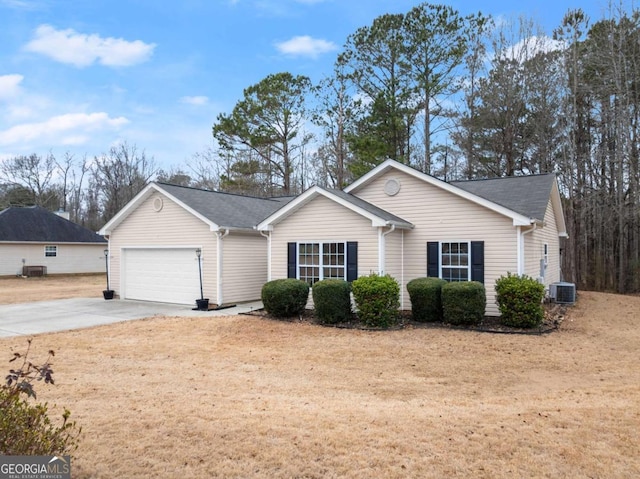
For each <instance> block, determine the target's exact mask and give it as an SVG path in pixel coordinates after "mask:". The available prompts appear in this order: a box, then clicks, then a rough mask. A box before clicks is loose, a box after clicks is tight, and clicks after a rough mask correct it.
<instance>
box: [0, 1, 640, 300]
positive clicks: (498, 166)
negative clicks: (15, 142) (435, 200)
mask: <svg viewBox="0 0 640 479" xmlns="http://www.w3.org/2000/svg"><path fill="white" fill-rule="evenodd" d="M639 22H640V11H639V10H637V9H635V8H633V9H625V8H624V7H623V5H622V4H620V5H619V6H618V7H611V8H610V10H609V12H608V13H607V15H606V17H603V18H600V19H597V20H596V21H592V20H591V19H589V18H588V17H587V16H586V15H585V14H584V12H583V11H582V10H580V9H576V10H569V11H567V13H566V15H565V16H564V18H563V19H562V21H561V23H560V24H559V25H558V27H557V28H556V29H555V30H554V31H553V33H552V34H550V35H549V34H546V33H545V32H544V31H542V30H541V29H540V28H539V27H538V26H536V24H535V23H534V22H533V21H532V20H530V19H527V18H524V17H523V18H519V19H514V20H511V21H501V22H500V24H499V25H497V24H496V22H494V20H493V19H492V18H491V17H488V16H484V15H483V14H482V13H480V12H478V13H477V14H473V15H466V16H463V15H461V14H460V13H459V12H458V11H456V10H455V9H453V8H452V7H450V6H445V5H433V4H428V3H424V4H421V5H418V6H416V7H414V8H412V9H411V10H410V11H408V12H406V13H404V14H386V15H382V16H380V17H378V18H376V19H375V20H374V21H373V22H372V23H371V24H370V25H367V26H363V27H361V28H359V29H357V30H356V31H355V32H354V33H352V34H351V35H349V37H348V38H347V39H346V41H345V43H344V46H343V48H342V50H341V51H340V52H339V54H338V55H337V56H336V60H335V63H334V68H333V71H332V72H331V74H330V75H328V76H327V77H325V78H323V79H322V80H320V81H319V82H317V83H315V84H314V83H313V82H312V81H311V79H310V78H308V77H306V76H303V75H293V74H291V73H289V72H281V73H275V74H271V75H268V76H267V77H265V78H264V79H263V80H261V81H260V82H258V83H256V84H255V85H251V86H248V87H247V88H246V89H245V90H244V92H243V97H242V98H241V99H240V100H239V101H238V102H237V103H236V105H235V106H234V108H233V110H232V111H231V112H227V113H222V114H220V115H218V116H217V118H216V119H215V121H214V123H213V126H212V134H213V137H214V139H215V144H216V147H215V148H210V149H207V150H205V151H202V152H198V153H195V154H194V155H193V156H192V157H191V159H190V160H188V161H187V162H186V163H185V164H182V165H176V166H174V167H171V168H170V169H169V170H168V171H162V170H158V168H157V166H156V165H155V164H154V161H153V159H152V158H147V157H146V155H145V153H144V151H139V150H138V149H137V148H136V146H132V145H128V144H126V143H124V144H121V145H118V146H116V147H113V148H112V149H111V150H110V151H109V152H108V153H106V154H103V155H101V156H96V157H93V158H92V159H91V160H90V161H87V158H74V157H72V156H71V155H66V156H65V157H64V158H63V159H62V160H58V159H56V158H54V157H53V156H52V155H48V156H45V157H41V156H38V155H31V156H29V157H19V158H14V159H11V160H7V161H5V162H4V163H3V164H2V167H1V168H0V185H2V186H0V188H1V189H0V207H1V206H3V205H7V204H27V203H29V202H32V203H37V204H42V205H45V206H47V207H50V208H51V209H55V208H64V209H67V210H68V211H70V212H71V216H72V218H73V219H74V220H75V221H78V222H79V223H81V224H85V225H87V226H89V227H91V228H92V229H97V228H99V227H100V226H102V224H104V222H106V221H107V220H108V219H110V218H111V217H112V216H113V215H114V214H115V213H116V212H117V211H118V210H119V209H120V208H121V207H122V206H123V205H124V204H125V203H126V202H127V201H129V200H130V199H131V198H132V197H133V196H134V195H135V194H136V193H137V192H138V191H139V190H140V189H141V188H142V187H143V186H144V185H145V184H146V183H147V182H148V181H149V180H151V179H158V180H160V181H166V182H170V183H175V184H180V185H184V186H195V187H202V188H208V189H216V190H220V191H230V192H236V193H243V194H250V195H254V196H277V195H291V194H298V193H300V192H301V191H303V190H304V189H306V188H308V187H309V186H311V185H313V184H319V185H322V186H327V187H332V188H341V187H343V186H345V185H347V184H349V183H350V182H352V181H353V180H354V179H355V178H357V177H359V176H361V175H362V174H364V173H366V172H367V171H369V170H370V169H371V168H373V167H375V166H376V165H377V164H379V163H381V162H382V161H384V160H385V159H387V158H392V159H394V160H396V161H400V162H402V163H405V164H407V165H410V166H413V167H415V168H417V169H419V170H421V171H423V172H425V173H428V174H431V175H434V176H436V177H438V178H441V179H444V180H447V181H448V180H458V179H481V178H494V177H501V176H513V175H525V174H540V173H551V172H553V173H556V174H557V176H558V180H559V184H560V188H561V193H562V196H563V202H564V208H565V215H566V220H567V227H568V233H569V239H568V240H566V242H565V244H564V245H563V254H562V264H563V273H564V278H565V279H566V280H568V281H573V282H576V283H577V285H578V287H580V288H585V289H598V290H611V291H618V292H623V293H624V292H638V291H640V173H639V169H640V159H639V141H640V140H639V134H640V125H639V119H640V83H639V82H640V80H638V79H640V51H639V50H640V29H639V26H640V25H639Z"/></svg>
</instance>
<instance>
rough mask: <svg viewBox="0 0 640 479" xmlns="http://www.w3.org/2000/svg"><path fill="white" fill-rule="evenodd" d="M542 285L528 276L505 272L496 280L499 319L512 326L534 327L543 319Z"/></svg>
mask: <svg viewBox="0 0 640 479" xmlns="http://www.w3.org/2000/svg"><path fill="white" fill-rule="evenodd" d="M543 299H544V285H543V284H541V283H539V282H538V281H536V280H535V279H533V278H531V277H530V276H526V275H525V276H517V275H512V274H511V273H507V276H501V277H500V278H498V279H497V280H496V303H497V304H498V309H499V310H500V315H501V316H500V321H501V323H502V324H504V325H505V326H511V327H514V328H534V327H536V326H539V325H540V324H541V323H542V321H543V319H544V309H543V308H542V300H543Z"/></svg>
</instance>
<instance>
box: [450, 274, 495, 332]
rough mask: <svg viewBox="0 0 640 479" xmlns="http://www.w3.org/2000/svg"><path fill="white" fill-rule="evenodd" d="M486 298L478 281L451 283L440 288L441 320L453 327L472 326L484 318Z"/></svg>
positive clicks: (482, 286)
mask: <svg viewBox="0 0 640 479" xmlns="http://www.w3.org/2000/svg"><path fill="white" fill-rule="evenodd" d="M486 307H487V296H486V293H485V289H484V285H483V284H482V283H479V282H478V281H460V282H451V283H447V284H445V285H443V286H442V318H443V320H444V322H445V323H449V324H454V325H474V324H478V323H480V321H482V318H484V311H485V308H486Z"/></svg>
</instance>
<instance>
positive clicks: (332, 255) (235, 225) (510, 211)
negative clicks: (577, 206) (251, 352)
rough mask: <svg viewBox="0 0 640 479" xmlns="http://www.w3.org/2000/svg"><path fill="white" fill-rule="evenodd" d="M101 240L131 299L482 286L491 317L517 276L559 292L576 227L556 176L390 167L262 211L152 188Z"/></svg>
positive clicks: (243, 200)
mask: <svg viewBox="0 0 640 479" xmlns="http://www.w3.org/2000/svg"><path fill="white" fill-rule="evenodd" d="M100 233H101V234H104V235H106V236H108V237H109V242H110V251H111V262H110V269H111V279H112V287H113V288H114V289H116V292H117V293H119V294H120V297H123V298H135V299H149V300H156V301H167V302H177V303H185V304H193V303H194V302H195V299H196V298H197V297H199V276H198V269H197V268H198V261H197V257H196V254H195V250H196V249H198V248H199V249H201V250H202V264H201V266H202V279H203V285H204V294H205V296H206V297H209V298H210V300H211V302H214V303H218V304H222V303H229V302H240V301H249V300H253V299H257V298H259V297H260V289H261V287H262V285H263V284H264V283H265V282H266V281H268V280H272V279H278V278H287V277H289V278H299V279H302V280H304V281H307V282H309V283H310V284H313V283H314V282H316V281H318V280H321V279H325V278H342V279H346V280H349V281H352V280H354V279H356V278H357V277H358V276H363V275H368V274H370V273H374V272H375V273H379V274H387V273H388V274H390V275H391V276H393V277H394V278H396V279H397V280H398V282H399V283H400V287H401V291H402V296H401V307H402V308H403V309H409V308H410V307H411V305H410V302H409V296H408V293H407V291H406V284H407V283H408V282H409V281H410V280H412V279H414V278H418V277H423V276H437V277H441V278H445V279H448V280H451V281H467V280H477V281H481V282H482V283H484V284H485V287H486V289H487V310H486V312H487V314H490V315H497V314H498V309H497V307H496V305H495V291H494V284H495V281H496V279H498V278H499V277H500V276H501V275H505V274H507V272H511V273H514V274H527V275H529V276H532V277H534V278H538V279H539V280H540V281H541V282H543V283H544V284H545V285H547V286H548V285H549V284H551V283H553V282H557V281H560V279H561V278H560V237H562V236H566V227H565V222H564V217H563V212H562V205H561V202H560V194H559V191H558V185H557V181H556V177H555V175H552V174H549V175H538V176H528V177H510V178H501V179H491V180H478V181H465V182H452V183H447V182H444V181H441V180H438V179H436V178H434V177H432V176H429V175H425V174H423V173H421V172H419V171H417V170H415V169H413V168H410V167H408V166H406V165H403V164H401V163H398V162H395V161H392V160H388V161H385V162H384V163H382V164H381V165H379V166H378V167H376V168H375V169H373V170H372V171H370V172H369V173H368V174H366V175H364V176H363V177H361V178H360V179H358V180H357V181H356V182H355V183H353V184H352V185H350V186H349V187H348V188H346V189H345V190H344V191H340V190H331V189H325V188H321V187H317V186H315V187H312V188H310V189H309V190H307V191H305V192H304V193H303V194H301V195H300V196H298V197H296V198H293V199H291V198H286V199H259V198H249V197H244V196H238V195H230V194H225V193H217V192H211V191H205V190H197V189H193V188H184V187H178V186H172V185H166V184H158V183H151V184H150V185H149V186H148V187H147V188H146V189H145V190H143V191H142V192H141V193H140V194H139V195H138V196H137V197H136V198H135V199H134V200H132V201H131V202H130V203H129V204H128V205H127V206H125V208H124V209H123V210H122V211H120V212H119V213H118V214H117V215H116V216H115V217H114V218H113V219H112V220H111V221H110V222H109V223H107V225H105V227H104V228H102V230H100Z"/></svg>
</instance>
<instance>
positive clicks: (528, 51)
mask: <svg viewBox="0 0 640 479" xmlns="http://www.w3.org/2000/svg"><path fill="white" fill-rule="evenodd" d="M564 48H566V45H565V43H564V42H563V41H560V40H554V39H553V38H550V37H545V36H535V35H534V36H531V37H528V38H525V39H522V40H520V41H519V42H518V43H516V44H515V45H511V46H510V47H507V48H505V49H504V50H503V51H502V52H500V53H499V54H498V55H496V56H497V57H498V58H502V59H505V60H517V61H520V62H522V61H525V60H528V59H530V58H533V57H534V56H536V55H538V54H540V53H549V52H553V51H556V50H562V49H564Z"/></svg>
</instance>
